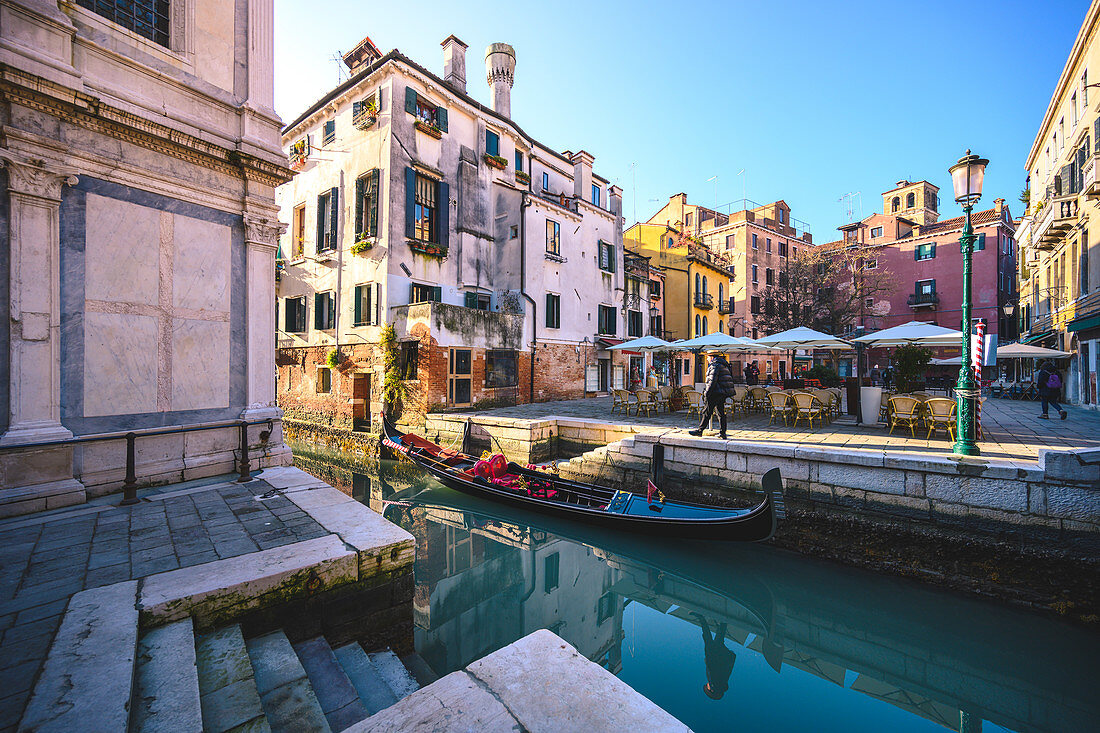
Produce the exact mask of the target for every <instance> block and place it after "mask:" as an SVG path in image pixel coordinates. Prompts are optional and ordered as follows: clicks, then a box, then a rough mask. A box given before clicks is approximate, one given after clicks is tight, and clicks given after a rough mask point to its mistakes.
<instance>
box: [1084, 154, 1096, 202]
mask: <svg viewBox="0 0 1100 733" xmlns="http://www.w3.org/2000/svg"><path fill="white" fill-rule="evenodd" d="M1098 157H1100V153H1096V154H1094V155H1092V156H1090V157H1089V159H1088V160H1087V161H1085V167H1084V168H1082V169H1081V180H1082V184H1081V192H1082V193H1084V194H1085V198H1090V199H1094V198H1100V179H1098V177H1097V175H1096V169H1097V168H1100V165H1098V164H1097V161H1096V159H1097V158H1098Z"/></svg>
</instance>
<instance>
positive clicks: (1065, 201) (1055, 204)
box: [1032, 193, 1077, 249]
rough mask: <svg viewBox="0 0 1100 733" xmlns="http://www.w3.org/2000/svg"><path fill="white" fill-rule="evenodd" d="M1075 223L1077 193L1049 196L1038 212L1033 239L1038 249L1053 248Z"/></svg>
mask: <svg viewBox="0 0 1100 733" xmlns="http://www.w3.org/2000/svg"><path fill="white" fill-rule="evenodd" d="M1076 223H1077V194H1076V193H1070V194H1062V195H1060V196H1051V197H1050V198H1048V199H1047V200H1046V204H1045V205H1044V206H1043V209H1042V211H1040V212H1039V219H1038V223H1037V224H1036V226H1035V234H1034V236H1033V240H1032V241H1034V242H1035V246H1036V247H1037V248H1038V249H1053V248H1054V247H1056V246H1057V245H1058V243H1059V242H1061V241H1062V240H1063V239H1064V238H1065V236H1066V234H1067V233H1068V232H1069V230H1070V229H1072V228H1073V226H1074V224H1076Z"/></svg>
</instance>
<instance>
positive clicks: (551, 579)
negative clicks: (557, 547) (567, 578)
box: [543, 552, 560, 593]
mask: <svg viewBox="0 0 1100 733" xmlns="http://www.w3.org/2000/svg"><path fill="white" fill-rule="evenodd" d="M559 564H560V558H559V557H558V553H556V552H555V553H553V554H550V555H547V556H546V561H545V563H544V568H545V571H544V573H543V576H544V577H543V590H544V591H545V592H546V593H549V592H550V591H552V590H554V589H555V588H557V587H558V565H559Z"/></svg>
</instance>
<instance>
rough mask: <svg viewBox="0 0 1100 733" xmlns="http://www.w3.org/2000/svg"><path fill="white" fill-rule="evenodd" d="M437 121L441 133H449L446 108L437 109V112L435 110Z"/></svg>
mask: <svg viewBox="0 0 1100 733" xmlns="http://www.w3.org/2000/svg"><path fill="white" fill-rule="evenodd" d="M435 119H436V122H437V123H438V124H439V129H440V131H441V132H446V131H447V108H446V107H437V108H436V110H435Z"/></svg>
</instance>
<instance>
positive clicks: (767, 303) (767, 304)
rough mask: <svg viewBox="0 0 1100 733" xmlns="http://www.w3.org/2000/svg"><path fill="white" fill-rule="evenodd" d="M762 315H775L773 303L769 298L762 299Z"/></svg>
mask: <svg viewBox="0 0 1100 733" xmlns="http://www.w3.org/2000/svg"><path fill="white" fill-rule="evenodd" d="M764 314H765V315H767V316H774V315H775V301H774V300H772V299H771V298H764Z"/></svg>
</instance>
